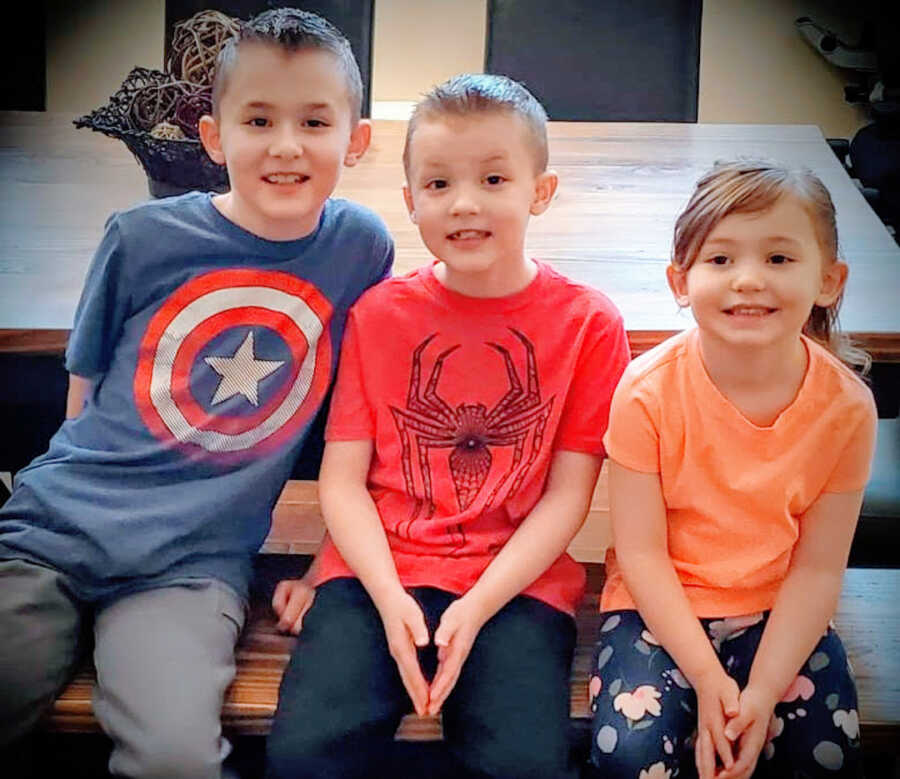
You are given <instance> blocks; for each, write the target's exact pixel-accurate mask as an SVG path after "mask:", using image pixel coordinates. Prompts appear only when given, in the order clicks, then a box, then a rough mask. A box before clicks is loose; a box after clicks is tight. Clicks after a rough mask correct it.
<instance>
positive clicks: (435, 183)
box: [425, 179, 448, 189]
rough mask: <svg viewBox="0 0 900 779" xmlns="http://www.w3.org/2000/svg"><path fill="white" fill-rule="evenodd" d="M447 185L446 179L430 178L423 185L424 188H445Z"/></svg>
mask: <svg viewBox="0 0 900 779" xmlns="http://www.w3.org/2000/svg"><path fill="white" fill-rule="evenodd" d="M447 186H448V184H447V181H446V179H431V181H429V182H428V183H427V184H426V185H425V189H446V188H447Z"/></svg>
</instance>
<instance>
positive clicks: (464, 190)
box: [450, 186, 478, 214]
mask: <svg viewBox="0 0 900 779" xmlns="http://www.w3.org/2000/svg"><path fill="white" fill-rule="evenodd" d="M450 209H451V213H453V214H475V213H478V198H477V197H476V196H475V193H474V192H473V191H472V189H471V188H470V187H466V186H458V187H457V188H456V192H455V194H454V197H453V201H452V203H451V204H450Z"/></svg>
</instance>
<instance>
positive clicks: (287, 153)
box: [269, 127, 303, 159]
mask: <svg viewBox="0 0 900 779" xmlns="http://www.w3.org/2000/svg"><path fill="white" fill-rule="evenodd" d="M269 153H270V154H271V155H272V156H273V157H286V158H288V159H292V158H295V157H299V156H300V155H301V154H303V143H302V141H301V139H300V136H299V134H298V133H296V132H295V131H294V130H293V128H290V127H284V128H282V129H281V130H279V131H278V132H277V133H276V134H275V137H274V138H273V139H272V145H271V146H270V147H269Z"/></svg>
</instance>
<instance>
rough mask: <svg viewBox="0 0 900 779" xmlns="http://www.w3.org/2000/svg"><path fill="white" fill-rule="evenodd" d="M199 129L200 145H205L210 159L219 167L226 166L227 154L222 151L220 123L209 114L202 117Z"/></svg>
mask: <svg viewBox="0 0 900 779" xmlns="http://www.w3.org/2000/svg"><path fill="white" fill-rule="evenodd" d="M197 129H198V130H199V131H200V143H202V144H203V148H204V149H206V153H207V154H208V155H209V158H210V159H211V160H212V161H213V162H215V163H216V164H217V165H224V164H225V152H223V151H222V139H221V137H220V136H219V123H218V122H217V121H216V120H215V119H214V118H213V117H211V116H210V115H209V114H204V115H203V116H201V117H200V122H199V124H198V125H197Z"/></svg>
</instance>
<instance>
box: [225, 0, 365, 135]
mask: <svg viewBox="0 0 900 779" xmlns="http://www.w3.org/2000/svg"><path fill="white" fill-rule="evenodd" d="M247 42H255V43H266V44H269V45H272V46H277V47H279V48H281V49H283V50H284V51H288V52H295V51H300V50H301V49H321V50H323V51H327V52H329V53H331V54H333V55H334V57H335V59H336V60H337V63H338V65H339V66H340V68H341V70H342V71H343V74H344V80H345V81H346V83H347V97H348V100H349V102H350V119H351V126H354V127H355V126H356V123H357V122H358V121H359V119H360V116H361V115H362V93H363V88H362V78H361V76H360V74H359V65H357V63H356V58H355V57H354V56H353V51H352V50H351V48H350V43H349V41H348V40H347V39H346V38H345V37H344V35H343V34H342V33H341V31H340V30H339V29H338V28H337V27H335V26H334V25H333V24H332V23H331V22H329V21H328V20H327V19H323V18H322V17H321V16H319V15H318V14H314V13H311V12H310V11H301V10H300V9H299V8H275V9H273V10H271V11H264V12H263V13H261V14H258V15H257V16H254V17H253V18H252V19H250V20H249V21H247V22H244V23H243V24H242V25H241V31H240V34H239V35H238V37H236V38H232V39H231V40H229V41H228V42H227V43H226V44H225V45H224V46H223V47H222V50H221V51H220V52H219V56H218V59H217V60H216V75H215V79H214V80H213V89H212V105H213V114H214V115H216V116H217V115H218V113H219V105H220V104H221V101H222V95H224V94H225V90H226V89H227V88H228V80H229V77H230V76H231V74H232V72H233V71H234V68H235V66H236V65H237V61H238V56H239V51H240V47H241V45H242V44H244V43H247Z"/></svg>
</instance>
